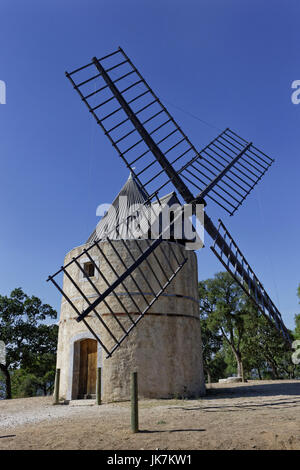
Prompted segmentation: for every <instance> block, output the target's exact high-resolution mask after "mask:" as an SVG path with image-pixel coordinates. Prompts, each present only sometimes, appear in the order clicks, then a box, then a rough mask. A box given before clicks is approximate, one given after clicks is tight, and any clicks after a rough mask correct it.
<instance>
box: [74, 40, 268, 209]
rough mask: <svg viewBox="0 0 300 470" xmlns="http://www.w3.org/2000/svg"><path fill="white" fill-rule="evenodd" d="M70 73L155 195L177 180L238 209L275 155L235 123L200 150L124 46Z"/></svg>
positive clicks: (184, 191)
mask: <svg viewBox="0 0 300 470" xmlns="http://www.w3.org/2000/svg"><path fill="white" fill-rule="evenodd" d="M95 72H96V73H95ZM116 74H117V76H116ZM66 76H67V77H68V79H69V80H70V82H71V83H72V85H73V87H74V88H75V90H76V91H77V92H78V94H79V95H80V97H81V99H82V101H83V102H84V103H85V104H86V106H87V107H88V109H89V111H90V113H91V114H92V115H93V117H94V118H95V119H96V121H97V123H98V124H99V125H100V127H101V128H102V130H103V131H104V133H105V135H106V136H107V137H108V138H109V140H110V142H111V144H112V145H113V146H114V148H115V149H116V150H117V152H118V153H119V155H120V157H121V158H122V159H123V161H124V162H125V164H126V166H127V167H128V168H129V169H130V171H132V173H133V174H134V175H135V178H136V179H137V181H138V182H139V184H140V185H141V187H142V188H143V190H144V191H145V192H146V193H147V194H148V195H149V196H150V198H151V197H152V196H153V195H154V194H156V195H157V194H158V193H160V191H161V190H162V189H163V188H166V187H167V186H168V185H169V184H170V183H173V184H174V185H175V187H176V188H177V190H178V191H179V193H180V194H181V196H182V197H183V199H184V201H185V202H187V203H190V202H192V201H193V200H194V199H196V198H200V195H201V197H202V198H203V197H204V196H207V197H209V198H210V199H212V200H213V201H214V202H215V203H217V204H218V205H220V206H221V207H222V208H223V209H224V210H226V212H228V213H229V214H230V215H233V214H234V212H235V211H236V210H237V209H238V207H239V206H240V205H241V204H242V203H243V201H244V200H245V198H246V197H247V196H248V194H249V193H250V191H251V190H252V189H253V188H254V186H255V185H256V184H257V182H258V181H259V180H260V179H261V177H262V176H263V175H264V174H265V172H266V171H267V170H268V168H269V167H270V166H271V164H272V163H273V161H274V160H273V159H272V158H270V157H269V156H268V155H266V154H265V153H263V152H262V151H260V150H259V149H258V148H257V147H255V146H254V145H253V144H252V143H251V142H247V141H246V140H245V139H243V138H242V137H240V136H239V135H238V134H236V133H235V132H233V131H231V130H230V129H228V128H227V129H225V131H223V132H222V133H221V134H220V135H218V136H217V137H216V138H215V139H213V140H212V141H211V142H210V143H209V144H208V145H207V146H206V147H204V148H203V149H202V150H201V151H198V150H196V148H195V147H194V145H193V144H192V143H191V141H190V140H189V138H188V137H187V135H186V134H185V133H184V132H183V130H182V129H181V128H180V127H179V125H178V124H177V123H176V121H175V120H174V118H173V117H172V116H171V114H170V113H169V112H168V111H167V109H166V108H165V106H164V105H163V104H162V102H161V101H160V99H159V98H158V97H157V95H156V94H155V93H154V92H153V90H152V89H151V88H150V87H149V85H148V83H147V82H146V80H145V79H144V78H143V77H142V75H141V74H140V72H139V71H138V70H137V68H136V67H135V66H134V65H133V63H132V62H131V60H130V59H129V57H128V56H127V55H126V54H125V52H124V51H123V50H122V49H121V48H119V49H118V50H117V51H114V52H113V53H111V54H109V55H107V56H105V57H102V58H100V59H97V58H96V57H94V58H93V60H92V62H90V63H89V64H87V65H85V66H83V67H80V68H79V69H76V70H74V71H72V72H70V73H68V72H66ZM192 190H193V191H196V195H195V196H193V194H192V192H191V191H192Z"/></svg>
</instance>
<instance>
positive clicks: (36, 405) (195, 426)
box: [0, 380, 300, 450]
mask: <svg viewBox="0 0 300 470" xmlns="http://www.w3.org/2000/svg"><path fill="white" fill-rule="evenodd" d="M139 410H140V413H139V421H140V432H139V433H138V434H132V433H131V431H130V404H129V402H123V403H114V404H103V405H101V406H96V405H87V404H86V405H84V406H83V405H81V406H71V405H57V406H53V405H52V399H51V398H50V397H37V398H23V399H16V400H2V401H0V449H114V450H117V449H128V450H129V449H138V450H139V449H151V450H153V449H160V450H165V449H170V450H175V449H178V450H190V449H294V450H295V449H297V450H299V449H300V381H296V380H290V381H264V382H262V381H260V382H258V381H251V382H248V383H246V384H230V386H229V385H228V384H212V385H211V388H209V389H208V394H207V396H206V397H205V398H201V399H199V400H141V401H140V402H139Z"/></svg>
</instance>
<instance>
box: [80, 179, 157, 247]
mask: <svg viewBox="0 0 300 470" xmlns="http://www.w3.org/2000/svg"><path fill="white" fill-rule="evenodd" d="M125 198H126V199H125ZM147 199H148V196H147V194H146V193H145V192H144V191H143V189H142V188H141V187H140V185H139V184H138V182H137V181H136V179H135V178H134V177H133V175H132V173H130V175H129V178H128V180H127V181H126V183H125V184H124V186H123V187H122V189H121V191H120V192H119V194H118V195H117V196H116V198H115V199H114V201H113V202H112V204H111V206H110V208H109V209H108V211H107V213H106V214H105V215H104V216H103V217H102V219H101V220H100V222H99V223H98V225H97V227H96V229H95V230H94V231H93V233H92V234H91V235H90V237H89V238H88V240H87V243H91V242H94V241H95V240H102V239H104V238H105V237H106V236H107V234H109V238H112V239H120V238H128V236H127V237H126V236H124V234H123V236H122V233H121V231H122V226H121V227H120V232H118V231H116V217H118V220H119V221H123V220H125V219H126V217H128V216H129V215H130V214H132V212H134V207H138V206H140V205H141V204H143V203H144V202H145V201H146V200H147ZM124 229H126V227H125V226H124Z"/></svg>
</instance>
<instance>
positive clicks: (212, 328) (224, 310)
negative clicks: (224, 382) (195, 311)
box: [199, 272, 300, 380]
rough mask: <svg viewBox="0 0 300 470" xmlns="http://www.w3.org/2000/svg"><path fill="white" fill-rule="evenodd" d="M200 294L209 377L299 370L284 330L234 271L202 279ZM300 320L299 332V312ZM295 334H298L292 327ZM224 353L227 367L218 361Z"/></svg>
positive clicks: (281, 375)
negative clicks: (258, 304) (262, 309)
mask: <svg viewBox="0 0 300 470" xmlns="http://www.w3.org/2000/svg"><path fill="white" fill-rule="evenodd" d="M298 294H299V295H300V288H299V291H298ZM199 297H200V318H201V325H202V326H201V328H202V340H203V356H204V357H203V361H204V369H205V373H206V375H207V377H208V379H209V376H212V375H213V380H217V379H218V378H222V377H224V376H228V375H232V374H237V375H238V376H241V377H242V378H245V377H246V378H251V377H252V378H259V379H263V378H266V379H267V378H272V379H279V378H280V379H281V378H294V377H298V376H299V374H300V371H299V366H296V365H295V364H293V362H292V360H291V351H289V350H287V348H286V345H285V343H284V341H283V339H282V337H281V335H280V333H279V332H278V331H277V330H276V328H275V326H274V325H273V324H272V322H270V321H268V320H267V319H266V318H265V317H264V316H263V315H262V314H261V313H260V312H259V311H258V309H257V307H256V306H255V304H254V302H252V300H250V299H249V298H248V297H247V296H246V295H245V293H244V291H243V290H242V289H241V287H240V286H239V285H238V284H237V283H236V281H235V280H234V279H233V278H232V277H231V276H230V275H229V274H228V273H226V272H221V273H218V274H216V275H215V277H214V278H212V279H207V280H205V281H202V282H200V283H199ZM295 321H296V329H295V336H296V335H297V334H300V315H296V317H295ZM290 335H291V337H293V333H292V332H290ZM299 338H300V336H299ZM220 358H222V361H221V362H220V361H219V362H218V364H219V366H220V365H221V368H220V369H219V370H217V369H214V361H216V360H217V359H218V360H219V359H220ZM212 370H214V372H213V373H212Z"/></svg>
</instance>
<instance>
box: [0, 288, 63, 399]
mask: <svg viewBox="0 0 300 470" xmlns="http://www.w3.org/2000/svg"><path fill="white" fill-rule="evenodd" d="M56 317H57V313H56V311H55V310H54V309H53V308H52V307H51V306H50V305H48V304H43V303H42V301H41V300H40V299H39V298H38V297H35V296H31V297H30V296H28V295H26V294H25V293H24V292H23V291H22V289H21V288H17V289H14V290H13V291H12V292H11V294H10V296H9V297H8V296H0V339H1V340H3V341H4V343H5V344H6V365H2V364H0V370H1V372H2V374H3V375H4V377H5V384H6V398H11V397H12V389H11V375H12V376H13V381H14V382H13V385H14V392H15V393H16V390H20V380H21V378H23V379H24V377H25V375H26V374H27V375H28V377H27V379H26V380H27V382H28V381H30V380H31V383H32V384H33V383H35V384H36V388H35V390H36V391H37V389H38V388H40V389H42V391H43V393H47V390H48V389H49V387H50V388H51V383H52V382H53V377H54V369H55V353H56V342H57V330H58V327H57V325H47V324H45V323H43V322H45V321H49V320H51V319H55V318H56ZM17 370H20V371H19V372H16V371H17ZM12 371H14V372H13V373H12ZM32 376H35V379H34V380H33V378H32ZM23 379H22V380H23ZM23 382H24V390H26V389H27V388H26V387H27V385H25V381H24V380H23ZM17 383H18V385H17ZM22 393H23V392H22ZM22 393H21V394H22ZM24 393H25V392H24Z"/></svg>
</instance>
